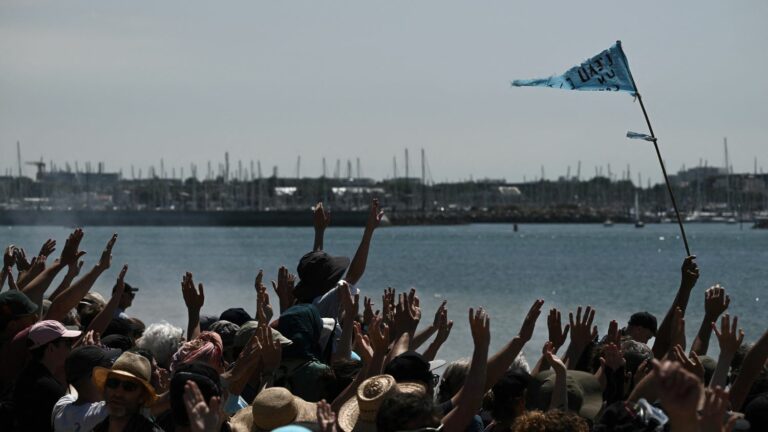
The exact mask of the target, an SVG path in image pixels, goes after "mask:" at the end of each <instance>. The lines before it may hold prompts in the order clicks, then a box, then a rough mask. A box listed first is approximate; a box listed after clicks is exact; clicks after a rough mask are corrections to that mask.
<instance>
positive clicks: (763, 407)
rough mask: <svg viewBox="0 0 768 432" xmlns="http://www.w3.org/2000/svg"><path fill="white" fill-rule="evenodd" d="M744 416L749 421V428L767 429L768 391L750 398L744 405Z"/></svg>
mask: <svg viewBox="0 0 768 432" xmlns="http://www.w3.org/2000/svg"><path fill="white" fill-rule="evenodd" d="M744 416H745V417H746V419H747V421H749V425H750V426H751V427H752V429H751V430H756V431H758V430H762V431H764V430H768V429H766V428H768V393H763V394H761V395H760V396H758V397H756V398H754V399H752V400H751V401H750V402H749V403H748V404H747V405H746V406H745V407H744ZM737 430H738V429H737ZM742 430H743V429H742Z"/></svg>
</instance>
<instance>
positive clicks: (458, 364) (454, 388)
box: [437, 359, 469, 403]
mask: <svg viewBox="0 0 768 432" xmlns="http://www.w3.org/2000/svg"><path fill="white" fill-rule="evenodd" d="M467 373H469V360H468V359H460V360H454V361H452V362H450V363H448V365H447V366H446V367H445V371H444V372H443V377H442V379H441V380H440V385H439V386H438V387H437V403H443V402H446V401H447V400H449V399H451V398H452V397H453V396H454V395H455V394H456V393H458V392H459V390H461V387H462V386H463V385H464V380H465V379H466V378H467Z"/></svg>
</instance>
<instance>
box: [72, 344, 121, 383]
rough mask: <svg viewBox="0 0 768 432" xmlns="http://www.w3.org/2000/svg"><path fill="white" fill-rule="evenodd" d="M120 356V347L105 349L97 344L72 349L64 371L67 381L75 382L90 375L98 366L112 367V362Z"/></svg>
mask: <svg viewBox="0 0 768 432" xmlns="http://www.w3.org/2000/svg"><path fill="white" fill-rule="evenodd" d="M119 356H120V350H118V349H105V348H101V347H98V346H95V345H88V346H82V347H77V348H75V349H73V350H72V352H70V353H69V355H68V356H67V359H66V360H65V361H64V373H65V374H66V376H67V382H68V383H73V382H76V381H78V380H80V379H81V378H85V377H90V376H91V371H92V370H93V368H95V367H96V366H101V367H106V368H109V367H112V363H114V362H115V360H117V358H118V357H119Z"/></svg>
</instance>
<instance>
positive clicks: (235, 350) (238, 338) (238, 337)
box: [232, 321, 293, 359]
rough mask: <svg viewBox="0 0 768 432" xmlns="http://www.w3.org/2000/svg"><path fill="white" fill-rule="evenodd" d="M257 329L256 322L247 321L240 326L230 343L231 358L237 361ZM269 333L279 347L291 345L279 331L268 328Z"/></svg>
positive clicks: (257, 323)
mask: <svg viewBox="0 0 768 432" xmlns="http://www.w3.org/2000/svg"><path fill="white" fill-rule="evenodd" d="M258 328H259V322H258V321H248V322H247V323H245V324H243V325H241V326H240V328H239V329H238V330H237V333H235V340H234V341H233V342H232V357H233V358H235V359H237V358H238V357H240V353H241V352H242V351H243V349H244V348H245V347H246V346H247V345H248V343H249V342H250V341H251V339H252V338H253V336H254V335H255V334H256V330H258ZM269 331H270V332H272V340H276V341H278V342H280V345H282V346H283V347H286V346H288V345H291V344H293V342H291V340H290V339H288V338H287V337H285V336H283V335H282V334H281V333H280V332H279V331H277V330H275V329H273V328H272V327H269Z"/></svg>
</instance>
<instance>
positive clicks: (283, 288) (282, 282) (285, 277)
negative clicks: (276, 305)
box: [257, 266, 296, 312]
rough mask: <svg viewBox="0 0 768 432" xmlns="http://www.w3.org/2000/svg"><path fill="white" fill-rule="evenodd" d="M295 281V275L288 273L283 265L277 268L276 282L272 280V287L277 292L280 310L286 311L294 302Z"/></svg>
mask: <svg viewBox="0 0 768 432" xmlns="http://www.w3.org/2000/svg"><path fill="white" fill-rule="evenodd" d="M259 273H261V271H259ZM257 278H258V276H257ZM257 281H258V279H257ZM295 283H296V276H294V275H292V274H291V273H289V272H288V269H287V268H285V266H282V267H280V268H279V269H278V270H277V283H275V281H272V288H274V290H275V292H276V293H277V298H278V299H279V300H280V312H284V311H286V310H287V309H288V308H290V307H291V306H293V304H294V303H295V302H296V298H295V297H294V296H293V287H294V284H295Z"/></svg>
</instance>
